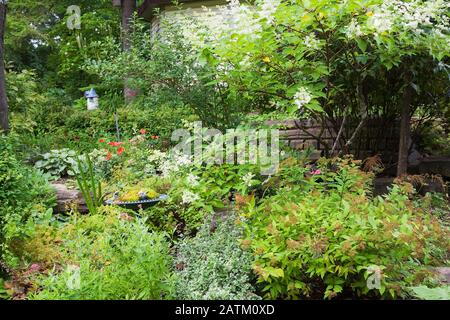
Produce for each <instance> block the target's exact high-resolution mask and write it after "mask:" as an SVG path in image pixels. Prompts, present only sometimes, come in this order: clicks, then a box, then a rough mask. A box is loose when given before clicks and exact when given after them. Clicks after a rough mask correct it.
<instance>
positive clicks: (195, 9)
mask: <svg viewBox="0 0 450 320" xmlns="http://www.w3.org/2000/svg"><path fill="white" fill-rule="evenodd" d="M226 4H227V1H225V0H209V1H192V2H187V3H183V4H182V6H181V9H179V8H177V7H176V6H174V5H166V6H164V7H162V8H161V10H160V12H161V16H163V17H167V18H168V19H176V17H177V15H188V14H189V15H192V16H201V15H202V14H205V11H204V8H205V7H206V8H208V9H209V10H211V11H212V12H222V13H221V14H226ZM151 24H152V32H157V31H158V30H159V29H160V18H159V17H156V16H154V17H153V18H152V20H151Z"/></svg>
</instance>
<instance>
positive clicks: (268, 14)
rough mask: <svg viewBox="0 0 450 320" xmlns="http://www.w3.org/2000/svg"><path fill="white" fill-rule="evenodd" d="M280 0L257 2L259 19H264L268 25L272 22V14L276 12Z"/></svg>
mask: <svg viewBox="0 0 450 320" xmlns="http://www.w3.org/2000/svg"><path fill="white" fill-rule="evenodd" d="M280 2H281V0H261V1H259V2H258V4H259V7H260V10H259V15H260V17H261V18H266V19H267V21H268V22H269V23H272V22H273V19H274V17H273V14H274V13H275V12H276V11H277V9H278V6H279V5H280Z"/></svg>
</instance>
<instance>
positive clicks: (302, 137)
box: [268, 118, 400, 164]
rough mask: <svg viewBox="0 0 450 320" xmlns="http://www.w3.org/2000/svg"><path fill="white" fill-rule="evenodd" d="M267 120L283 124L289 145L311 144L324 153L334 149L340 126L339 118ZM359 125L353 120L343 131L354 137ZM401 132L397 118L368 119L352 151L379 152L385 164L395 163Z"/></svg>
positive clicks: (358, 155)
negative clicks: (336, 120) (327, 120)
mask: <svg viewBox="0 0 450 320" xmlns="http://www.w3.org/2000/svg"><path fill="white" fill-rule="evenodd" d="M268 124H270V125H275V126H278V127H279V128H280V130H281V132H280V137H281V139H282V140H283V141H285V142H286V143H287V144H288V145H289V146H291V147H293V148H296V149H299V150H302V149H305V148H307V147H308V146H311V147H313V148H314V149H316V150H320V151H322V153H323V154H325V153H326V150H327V149H328V151H331V148H332V146H333V143H334V141H335V139H336V136H337V131H338V130H339V127H340V122H338V123H337V124H336V126H334V125H333V124H332V123H331V122H327V123H326V125H324V126H323V125H322V123H321V122H317V121H314V120H287V121H269V122H268ZM357 125H358V123H351V122H350V123H347V124H346V126H345V129H344V131H343V135H344V137H345V138H346V140H347V139H349V138H350V137H351V135H352V134H353V132H354V130H355V128H356V126H357ZM335 128H336V129H335ZM399 132H400V130H399V122H398V121H395V120H387V119H379V118H373V119H368V120H367V121H366V123H365V124H364V126H363V128H362V129H361V131H360V132H359V134H358V136H357V137H356V139H355V140H354V143H353V144H352V146H351V147H350V150H349V152H350V153H352V154H354V155H355V157H356V158H357V159H365V158H367V157H369V156H373V155H375V154H378V153H379V154H380V156H381V158H382V160H383V162H384V163H385V164H389V163H393V162H395V161H396V160H397V149H398V144H399ZM317 138H320V139H317ZM321 141H322V142H323V143H321ZM325 144H327V145H328V146H326V145H325ZM341 148H342V146H341V143H338V145H337V150H341Z"/></svg>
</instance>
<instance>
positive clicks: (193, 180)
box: [186, 173, 199, 187]
mask: <svg viewBox="0 0 450 320" xmlns="http://www.w3.org/2000/svg"><path fill="white" fill-rule="evenodd" d="M186 180H187V183H189V185H190V186H191V187H195V186H198V184H199V181H198V177H197V176H196V175H193V174H192V173H190V174H188V176H187V177H186Z"/></svg>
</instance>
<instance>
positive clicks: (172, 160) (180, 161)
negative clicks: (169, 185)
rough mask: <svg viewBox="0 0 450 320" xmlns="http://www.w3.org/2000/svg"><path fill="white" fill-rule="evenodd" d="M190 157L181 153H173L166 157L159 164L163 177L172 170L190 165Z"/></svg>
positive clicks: (175, 170)
mask: <svg viewBox="0 0 450 320" xmlns="http://www.w3.org/2000/svg"><path fill="white" fill-rule="evenodd" d="M191 164H192V158H191V156H189V155H185V154H182V153H174V154H172V155H171V156H170V157H169V158H168V159H166V160H165V161H164V162H163V163H162V164H161V166H160V170H161V172H162V175H163V176H164V177H167V176H169V175H170V174H171V173H173V172H177V171H179V170H180V169H182V168H183V167H187V166H190V165H191Z"/></svg>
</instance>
